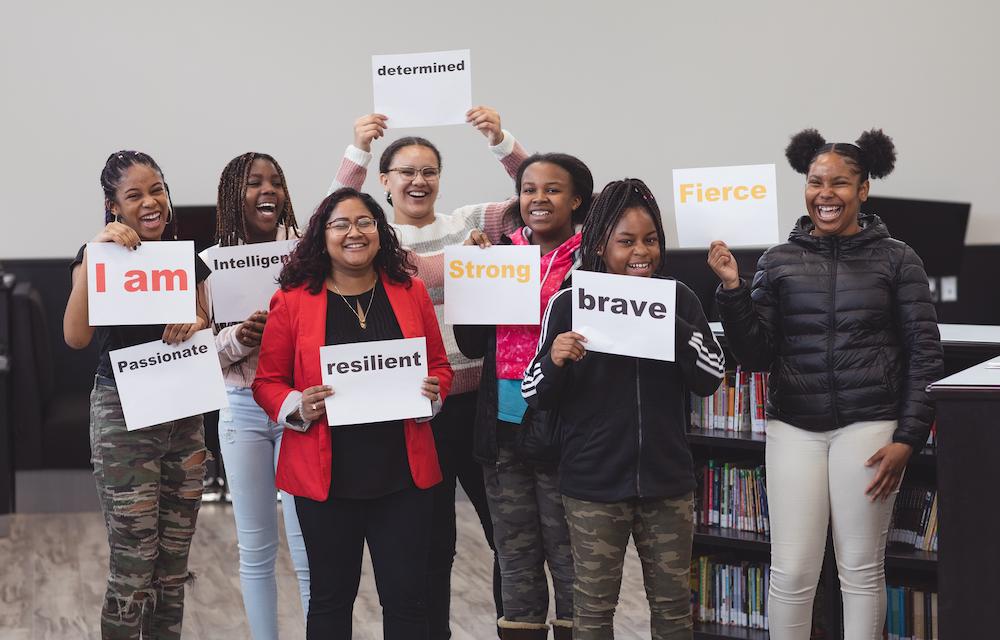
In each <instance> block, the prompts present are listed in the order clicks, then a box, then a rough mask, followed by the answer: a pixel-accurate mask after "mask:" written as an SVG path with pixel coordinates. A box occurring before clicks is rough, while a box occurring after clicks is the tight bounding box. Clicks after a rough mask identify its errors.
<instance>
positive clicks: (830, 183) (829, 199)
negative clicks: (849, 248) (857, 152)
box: [806, 152, 869, 236]
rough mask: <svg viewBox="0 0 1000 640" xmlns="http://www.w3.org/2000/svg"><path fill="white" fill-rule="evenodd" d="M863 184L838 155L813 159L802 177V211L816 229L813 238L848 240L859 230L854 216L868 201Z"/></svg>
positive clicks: (824, 155)
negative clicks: (804, 180) (844, 238)
mask: <svg viewBox="0 0 1000 640" xmlns="http://www.w3.org/2000/svg"><path fill="white" fill-rule="evenodd" d="M868 186H869V183H868V181H867V180H865V181H864V182H861V180H860V175H859V173H858V169H857V167H856V166H854V165H852V164H851V163H850V162H848V161H847V160H846V159H845V158H844V156H842V155H840V154H838V153H833V152H830V153H824V154H822V155H820V156H817V158H816V159H815V160H813V162H812V164H811V165H810V166H809V175H808V176H807V177H806V209H807V210H808V212H809V218H810V219H811V220H812V222H813V224H814V225H815V226H816V228H815V230H814V231H813V235H817V236H850V235H854V234H855V233H857V232H858V231H860V230H861V227H860V226H859V225H858V214H859V213H860V212H861V203H862V202H864V201H865V200H867V199H868Z"/></svg>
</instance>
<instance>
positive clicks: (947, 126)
mask: <svg viewBox="0 0 1000 640" xmlns="http://www.w3.org/2000/svg"><path fill="white" fill-rule="evenodd" d="M928 5H930V6H933V7H935V8H933V9H932V8H928ZM944 7H945V5H944V3H926V5H925V4H923V3H916V2H897V1H886V2H853V1H844V0H837V1H828V2H823V3H813V2H800V1H794V2H785V1H782V2H731V3H730V2H707V1H706V2H649V1H639V2H634V1H632V0H615V1H614V2H600V3H596V2H595V3H585V2H579V1H577V2H562V1H545V0H531V1H523V0H516V1H514V0H512V1H509V2H494V3H488V4H487V3H477V2H467V1H466V2H456V1H451V0H449V1H448V2H434V1H432V2H422V3H421V2H414V1H413V0H408V1H406V2H399V1H396V0H381V1H380V2H372V1H370V0H358V1H357V2H336V3H334V2H284V3H279V2H274V1H270V2H262V1H260V0H243V1H241V2H205V1H198V2H192V1H189V0H181V1H170V2H158V3H146V2H135V1H128V2H125V1H120V0H114V1H102V2H72V1H68V0H61V1H58V2H38V3H31V2H10V3H6V4H5V7H4V9H5V11H4V14H5V15H4V20H3V23H2V25H0V54H2V58H0V65H2V75H0V123H2V124H0V126H2V135H0V141H2V142H0V145H2V153H0V185H2V187H3V188H2V205H0V211H2V213H0V215H2V216H3V222H4V225H3V227H2V228H3V229H4V231H3V232H2V233H0V258H19V257H50V256H51V257H61V256H69V255H71V254H73V253H75V250H76V249H77V248H78V247H79V245H80V244H81V243H83V242H85V241H86V240H87V239H89V238H90V237H92V236H93V235H94V234H95V233H96V231H97V230H98V229H99V227H100V226H101V224H102V220H103V218H102V215H103V208H102V196H101V191H100V188H99V184H98V176H99V174H100V171H101V168H102V166H103V162H104V159H105V158H106V157H107V155H108V154H109V153H110V152H111V151H114V150H116V149H119V148H135V149H141V150H143V151H146V152H148V153H150V154H152V155H153V157H155V158H156V159H157V160H158V161H159V163H160V165H161V166H162V167H163V168H164V170H165V172H166V176H167V179H168V181H169V183H170V185H171V188H172V191H173V194H174V201H175V203H176V204H206V203H213V202H214V201H215V190H216V185H217V181H218V176H219V173H220V171H221V170H222V167H223V166H224V165H225V164H226V162H227V161H228V160H229V159H230V158H232V157H234V156H235V155H237V154H239V153H242V152H244V151H248V150H257V151H266V152H268V153H271V154H273V155H274V156H275V157H277V158H278V160H279V161H280V162H281V164H282V165H283V167H284V169H285V172H286V175H287V177H288V181H289V186H290V190H291V194H292V199H293V202H294V204H295V206H296V208H297V210H298V212H299V216H300V218H302V219H304V218H305V217H306V214H307V213H308V212H309V211H310V210H311V209H312V208H313V207H314V206H315V204H316V203H317V202H318V201H319V199H320V198H321V197H322V195H323V194H324V193H325V190H326V187H327V185H328V183H329V180H330V178H331V177H332V174H333V172H334V171H335V169H336V167H337V164H338V161H339V157H340V154H341V152H342V150H343V148H344V146H345V145H346V144H348V142H350V140H351V125H352V123H353V121H354V119H355V118H356V117H357V116H358V115H361V114H363V113H366V112H368V111H370V110H371V80H370V77H369V74H370V61H369V56H370V55H371V54H373V53H399V52H407V51H429V50H436V49H450V48H465V47H469V48H471V49H472V60H473V63H472V64H473V92H474V100H475V101H476V102H480V103H484V104H489V105H492V106H495V107H496V108H498V109H499V110H500V113H501V115H502V118H503V124H504V126H505V127H506V128H508V129H510V130H511V131H513V132H514V133H515V134H516V135H517V136H518V137H519V139H521V140H522V141H523V142H524V143H525V144H526V145H527V146H528V148H529V149H530V150H540V151H567V152H570V153H575V154H577V155H579V156H580V157H581V158H582V159H584V160H585V161H586V162H587V163H588V164H589V165H590V167H591V169H592V170H593V172H594V175H595V179H596V182H597V183H598V185H599V186H600V185H603V184H604V183H605V182H606V181H608V180H610V179H614V178H620V177H624V176H638V177H642V178H644V179H645V180H647V182H649V183H650V185H651V186H652V187H653V190H654V192H655V193H656V194H657V195H658V199H659V200H660V203H661V206H662V208H663V210H664V215H665V216H666V224H667V228H668V230H669V233H670V235H671V236H673V235H674V232H673V214H672V197H671V173H670V170H671V169H672V168H674V167H695V166H710V165H722V164H749V163H764V162H775V163H777V164H778V166H779V174H778V183H779V191H780V197H781V201H782V203H783V204H782V206H781V209H782V227H783V228H785V229H787V228H789V227H790V226H791V224H792V221H793V220H794V219H795V218H796V217H797V216H798V215H799V214H800V212H802V211H803V206H802V202H801V200H802V195H801V190H802V178H801V176H799V175H797V174H795V173H793V172H792V171H791V169H789V168H788V167H787V164H786V163H785V162H784V160H783V155H782V150H783V148H784V145H785V143H786V142H787V140H788V136H789V135H790V134H792V133H794V132H796V131H798V130H799V129H801V128H803V127H806V126H815V127H818V128H819V129H820V131H821V132H822V133H824V135H825V136H827V138H828V139H835V140H853V139H854V138H855V137H857V135H858V134H859V133H860V132H861V131H862V130H863V129H865V128H869V127H872V126H880V127H883V128H884V129H885V130H886V132H887V133H889V134H890V135H891V136H893V137H894V138H895V140H896V143H897V145H898V148H899V161H898V165H897V167H898V168H897V171H896V172H895V173H894V174H893V175H892V176H890V177H889V178H888V179H886V180H885V181H883V182H881V183H879V182H876V183H875V184H874V185H873V189H872V192H873V194H878V195H891V196H900V197H912V198H925V199H943V200H963V201H971V202H972V203H973V212H972V222H971V226H970V229H969V235H968V241H969V242H970V243H972V244H990V243H1000V215H998V214H1000V205H998V204H997V202H998V198H997V195H996V185H997V176H996V173H997V169H998V163H997V161H996V158H997V153H998V149H1000V144H998V143H1000V124H998V118H997V114H998V113H1000V83H998V82H997V63H998V61H1000V44H998V43H1000V38H997V37H996V33H995V30H996V25H997V24H998V23H1000V8H998V7H1000V5H998V4H997V3H992V2H984V1H979V2H973V1H968V0H962V1H960V2H957V3H950V4H949V5H948V6H947V9H945V8H944ZM414 132H416V133H419V134H423V135H426V136H427V137H430V138H431V139H432V140H434V141H435V142H436V143H438V145H439V146H440V148H441V150H442V152H443V154H444V163H445V169H444V177H443V183H442V189H441V196H440V200H439V205H440V206H439V208H440V209H441V210H450V208H453V207H456V206H459V205H461V204H465V203H468V202H475V201H484V200H494V199H503V198H505V197H507V196H508V195H509V194H510V193H511V192H512V186H511V183H510V181H509V179H507V178H506V176H505V175H504V173H503V171H502V170H501V169H500V168H499V167H498V166H497V165H496V164H495V162H494V161H493V160H492V158H491V156H490V154H489V153H488V152H487V151H486V150H485V141H484V139H483V138H482V137H481V136H480V135H479V134H478V133H476V132H475V131H473V130H472V129H471V128H467V127H445V128H435V129H426V130H408V131H407V133H414ZM394 135H399V133H398V132H396V133H395V134H394ZM381 148H384V147H383V146H381V145H380V144H379V146H378V148H377V149H376V153H378V152H379V151H380V150H381ZM367 187H368V189H369V190H370V191H378V189H377V182H376V181H375V179H374V177H372V178H370V179H369V182H368V185H367ZM671 240H673V238H672V237H671Z"/></svg>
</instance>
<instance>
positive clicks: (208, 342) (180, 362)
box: [108, 243, 229, 431]
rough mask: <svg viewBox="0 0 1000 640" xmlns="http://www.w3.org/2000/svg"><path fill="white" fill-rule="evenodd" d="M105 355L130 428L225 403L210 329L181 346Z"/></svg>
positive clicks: (137, 348) (156, 345)
mask: <svg viewBox="0 0 1000 640" xmlns="http://www.w3.org/2000/svg"><path fill="white" fill-rule="evenodd" d="M164 244H167V243H164ZM108 355H109V356H110V358H111V368H112V370H113V371H114V374H115V384H117V385H118V395H119V396H120V397H121V402H122V412H123V413H124V414H125V426H126V428H127V429H128V430H129V431H134V430H136V429H142V428H143V427H150V426H153V425H156V424H161V423H164V422H169V421H170V420H179V419H180V418H187V417H188V416H194V415H198V414H199V413H205V412H206V411H215V410H216V409H221V408H223V407H228V406H229V399H228V398H227V397H226V385H225V382H224V381H223V379H222V368H221V367H220V366H219V354H218V352H217V351H216V349H215V338H214V336H213V335H212V330H211V329H203V330H202V331H199V332H198V333H196V334H194V335H193V336H192V337H191V338H190V339H189V340H187V341H185V342H182V343H180V344H164V343H163V341H162V340H154V341H153V342H147V343H145V344H139V345H136V346H134V347H126V348H124V349H116V350H115V351H112V352H110V353H109V354H108Z"/></svg>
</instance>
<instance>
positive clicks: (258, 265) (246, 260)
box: [201, 239, 298, 323]
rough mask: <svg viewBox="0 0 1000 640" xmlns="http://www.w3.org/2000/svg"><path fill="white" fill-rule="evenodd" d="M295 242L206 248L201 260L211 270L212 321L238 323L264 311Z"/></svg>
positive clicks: (282, 241) (285, 241) (293, 240)
mask: <svg viewBox="0 0 1000 640" xmlns="http://www.w3.org/2000/svg"><path fill="white" fill-rule="evenodd" d="M297 242H298V240H297V239H292V240H278V241H276V242H259V243H256V244H241V245H237V246H233V247H220V246H218V245H216V246H214V247H209V248H208V249H205V250H204V251H202V252H201V258H202V260H204V261H205V264H206V265H208V268H209V269H211V270H212V275H211V276H209V277H210V278H211V288H212V313H213V314H214V315H213V318H214V320H215V322H218V323H225V322H242V321H244V320H246V319H247V318H248V317H250V314H252V313H253V312H254V311H266V310H267V308H268V305H270V303H271V296H272V295H274V292H275V291H277V290H278V284H277V282H278V276H279V275H280V274H281V268H282V267H284V266H285V263H286V262H288V255H289V254H290V253H291V252H292V249H294V248H295V244H296V243H297Z"/></svg>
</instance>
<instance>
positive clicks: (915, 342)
mask: <svg viewBox="0 0 1000 640" xmlns="http://www.w3.org/2000/svg"><path fill="white" fill-rule="evenodd" d="M859 222H860V224H861V231H860V232H859V233H857V234H855V235H853V236H848V237H837V236H811V235H809V232H810V231H811V230H812V228H813V224H812V222H811V221H810V220H809V218H808V217H805V216H803V217H802V218H801V219H800V220H799V221H798V223H797V224H796V226H795V229H794V230H793V231H792V233H791V235H790V236H789V238H788V242H786V243H785V244H781V245H778V246H776V247H772V248H771V249H769V250H768V251H767V252H766V253H764V255H763V256H761V258H760V261H759V262H758V264H757V269H758V270H757V274H756V275H755V276H754V280H753V285H752V286H751V287H749V288H748V287H747V285H746V283H745V282H741V283H740V286H739V287H738V288H736V289H733V290H730V291H727V290H725V289H723V288H722V287H721V286H720V287H719V289H718V291H717V292H716V300H717V301H718V303H719V311H720V313H721V315H722V324H723V326H724V327H725V330H726V340H727V341H728V343H729V346H730V348H731V349H732V352H733V355H735V356H736V358H737V360H739V361H740V363H741V364H742V365H743V366H744V367H745V368H746V369H749V370H753V371H770V373H771V375H770V381H769V384H768V398H767V415H768V417H770V418H776V419H778V420H781V421H783V422H787V423H789V424H791V425H793V426H796V427H799V428H802V429H808V430H810V431H830V430H833V429H837V428H840V427H843V426H846V425H849V424H851V423H854V422H862V421H867V420H898V421H899V426H898V428H897V429H896V431H895V433H894V434H893V438H892V439H893V442H903V443H906V444H909V445H911V446H912V447H913V448H914V449H915V450H917V451H919V450H920V449H921V448H923V446H924V443H925V442H926V441H927V433H928V430H929V429H930V426H931V423H932V422H933V420H934V406H933V405H932V403H931V401H930V399H929V398H928V396H927V391H926V388H927V385H928V384H930V383H931V382H933V381H934V380H936V379H938V378H940V377H941V374H942V367H943V357H942V353H941V337H940V335H939V333H938V326H937V315H936V313H935V311H934V305H933V304H932V303H931V295H930V289H929V288H928V285H927V274H926V273H925V272H924V266H923V263H922V262H921V261H920V258H919V257H917V254H916V253H914V252H913V249H911V248H910V247H909V246H907V245H906V244H904V243H903V242H900V241H898V240H894V239H892V238H891V237H890V236H889V231H888V229H886V227H885V225H884V224H882V221H881V220H879V218H878V216H874V215H862V216H861V217H860V218H859Z"/></svg>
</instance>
